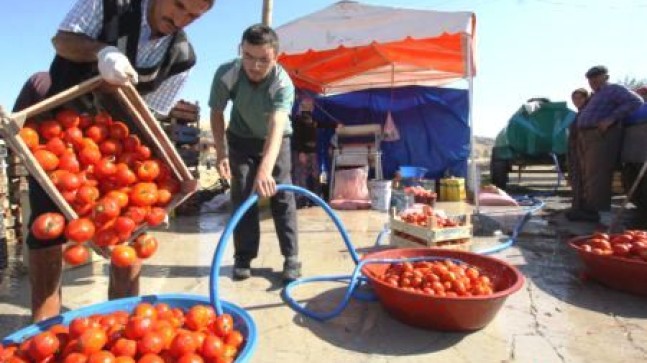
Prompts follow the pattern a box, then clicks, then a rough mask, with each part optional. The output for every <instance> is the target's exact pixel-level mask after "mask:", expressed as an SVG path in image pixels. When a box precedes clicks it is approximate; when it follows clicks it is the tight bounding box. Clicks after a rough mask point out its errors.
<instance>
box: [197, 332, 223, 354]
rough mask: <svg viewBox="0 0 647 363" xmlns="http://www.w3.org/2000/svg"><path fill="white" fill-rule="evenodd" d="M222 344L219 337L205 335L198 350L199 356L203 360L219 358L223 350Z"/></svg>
mask: <svg viewBox="0 0 647 363" xmlns="http://www.w3.org/2000/svg"><path fill="white" fill-rule="evenodd" d="M224 344H225V343H224V342H223V341H222V339H220V337H218V336H215V335H207V336H206V337H205V338H204V341H203V342H202V347H201V348H200V354H202V356H203V357H204V358H207V359H213V358H216V357H218V356H220V355H221V354H222V353H223V351H224V349H223V346H224Z"/></svg>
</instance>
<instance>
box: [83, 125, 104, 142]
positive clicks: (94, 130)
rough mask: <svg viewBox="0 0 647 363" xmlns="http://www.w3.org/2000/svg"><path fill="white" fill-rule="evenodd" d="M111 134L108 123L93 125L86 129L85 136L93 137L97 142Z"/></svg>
mask: <svg viewBox="0 0 647 363" xmlns="http://www.w3.org/2000/svg"><path fill="white" fill-rule="evenodd" d="M108 135H109V132H108V127H107V126H106V125H99V124H97V125H92V126H90V127H88V128H87V129H85V137H87V138H89V139H91V140H92V141H94V142H95V143H97V144H100V143H101V142H102V141H103V140H105V139H107V138H108Z"/></svg>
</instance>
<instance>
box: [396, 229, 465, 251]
mask: <svg viewBox="0 0 647 363" xmlns="http://www.w3.org/2000/svg"><path fill="white" fill-rule="evenodd" d="M390 243H391V245H392V246H395V247H404V248H406V247H430V248H431V247H433V248H443V249H450V250H459V251H470V250H471V248H472V240H471V239H469V238H463V239H457V240H451V241H442V242H437V243H432V244H429V243H428V241H425V240H422V239H419V238H416V237H412V236H407V235H405V234H404V233H402V232H395V233H394V232H393V231H391V240H390Z"/></svg>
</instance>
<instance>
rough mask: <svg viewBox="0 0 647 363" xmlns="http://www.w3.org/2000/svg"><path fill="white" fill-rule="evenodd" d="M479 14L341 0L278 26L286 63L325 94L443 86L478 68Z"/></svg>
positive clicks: (298, 79) (302, 83)
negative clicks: (475, 45) (476, 38)
mask: <svg viewBox="0 0 647 363" xmlns="http://www.w3.org/2000/svg"><path fill="white" fill-rule="evenodd" d="M475 24H476V17H475V16H474V14H473V13H470V12H439V11H431V10H413V9H402V8H393V7H386V6H373V5H365V4H361V3H359V2H355V1H340V2H338V3H336V4H333V5H331V6H329V7H327V8H324V9H323V10H320V11H317V12H315V13H312V14H310V15H306V16H304V17H301V18H299V19H297V20H295V21H292V22H290V23H287V24H285V25H282V26H280V27H279V28H277V33H278V35H279V39H280V43H281V48H280V52H279V62H280V63H281V65H282V66H283V67H284V68H285V69H286V70H287V71H288V72H289V73H290V76H291V77H292V79H293V81H294V83H295V85H296V86H297V87H298V88H304V89H309V90H311V91H314V92H317V93H321V94H331V93H342V92H349V91H354V90H358V89H366V88H376V87H394V86H406V85H427V86H438V85H444V84H448V83H451V82H454V81H457V80H459V79H469V78H471V77H472V76H473V75H474V59H473V51H472V48H473V43H474V42H473V40H474V28H475Z"/></svg>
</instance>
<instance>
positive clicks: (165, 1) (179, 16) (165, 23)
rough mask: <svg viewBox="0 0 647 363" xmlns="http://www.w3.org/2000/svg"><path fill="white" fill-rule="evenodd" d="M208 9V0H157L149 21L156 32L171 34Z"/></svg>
mask: <svg viewBox="0 0 647 363" xmlns="http://www.w3.org/2000/svg"><path fill="white" fill-rule="evenodd" d="M208 10H209V3H208V2H207V1H206V0H156V1H155V2H154V3H153V8H152V10H151V18H150V19H149V23H150V25H151V28H152V29H153V32H154V33H157V34H164V35H169V34H173V33H175V32H177V31H178V30H180V29H183V28H184V27H186V26H187V25H189V24H191V23H192V22H193V21H194V20H196V19H197V18H199V17H201V16H202V15H203V14H204V13H206V12H207V11H208Z"/></svg>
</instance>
